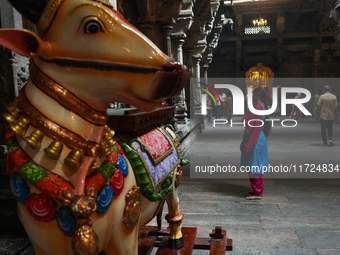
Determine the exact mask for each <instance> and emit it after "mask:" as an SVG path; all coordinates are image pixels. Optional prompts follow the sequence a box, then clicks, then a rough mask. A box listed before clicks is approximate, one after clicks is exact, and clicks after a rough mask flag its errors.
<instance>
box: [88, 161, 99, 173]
mask: <svg viewBox="0 0 340 255" xmlns="http://www.w3.org/2000/svg"><path fill="white" fill-rule="evenodd" d="M99 168H100V166H99V165H98V164H97V163H96V162H93V164H92V165H91V167H90V171H91V172H93V171H96V170H98V169H99Z"/></svg>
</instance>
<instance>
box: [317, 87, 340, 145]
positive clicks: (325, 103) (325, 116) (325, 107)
mask: <svg viewBox="0 0 340 255" xmlns="http://www.w3.org/2000/svg"><path fill="white" fill-rule="evenodd" d="M323 91H324V94H323V95H321V96H320V98H319V100H318V103H317V106H316V119H319V118H320V125H321V135H322V140H323V145H324V146H327V145H328V144H327V134H326V132H328V142H329V145H330V146H333V145H334V143H333V121H334V120H337V119H338V118H339V116H338V109H337V108H338V101H337V98H336V96H335V95H333V94H332V93H331V87H330V86H329V85H326V86H325V87H324V88H323Z"/></svg>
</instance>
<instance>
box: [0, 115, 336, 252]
mask: <svg viewBox="0 0 340 255" xmlns="http://www.w3.org/2000/svg"><path fill="white" fill-rule="evenodd" d="M235 120H237V118H236V119H235ZM298 123H299V124H298V126H297V127H294V128H285V127H280V126H279V125H276V126H274V127H273V129H272V132H271V134H270V136H269V137H268V148H269V163H270V164H272V165H273V166H279V165H283V166H290V165H293V166H294V165H297V166H299V165H303V167H304V168H305V165H304V164H310V163H314V164H326V163H327V164H332V165H333V167H334V168H335V167H336V166H337V164H339V166H338V167H340V159H339V156H340V124H338V123H335V124H334V142H335V146H334V147H324V146H322V141H321V135H320V126H319V124H318V122H317V121H315V120H314V119H312V118H302V119H300V120H299V121H298ZM275 124H276V123H275ZM242 135H243V127H241V126H240V125H238V126H236V127H235V126H234V127H230V126H228V125H218V126H216V127H213V126H212V123H208V124H207V126H206V128H205V130H204V132H203V133H202V135H200V136H199V138H198V139H197V140H196V141H195V142H194V143H193V145H192V146H191V149H190V151H188V152H187V154H186V156H187V157H188V158H189V159H190V160H191V167H186V168H185V169H184V177H183V180H182V182H181V185H180V190H179V197H180V210H181V212H182V213H183V214H184V221H183V226H185V227H197V229H198V233H197V236H198V237H208V236H209V233H210V232H211V230H212V229H213V228H214V227H215V226H221V227H222V228H223V229H226V230H227V237H228V238H231V239H233V251H228V252H227V254H234V255H236V254H237V255H246V254H261V255H267V254H268V255H273V254H278V255H286V254H287V255H291V254H301V255H317V254H318V255H335V254H340V241H339V240H340V203H339V202H340V178H339V177H340V173H338V172H336V170H334V171H333V173H332V174H330V173H329V172H328V173H323V174H318V171H316V172H315V173H313V172H309V173H304V174H302V175H299V174H298V173H292V174H290V175H287V176H283V177H284V178H282V177H281V176H280V175H275V174H274V175H270V174H265V180H264V188H265V191H264V195H263V198H262V200H260V201H248V200H246V199H245V198H244V197H245V196H246V195H247V194H248V192H249V191H250V185H249V180H248V177H247V174H246V173H244V175H243V176H242V175H241V177H239V176H237V178H235V176H233V175H232V174H228V173H225V174H224V175H223V176H222V177H219V178H214V175H210V174H205V173H204V174H201V175H199V176H198V177H199V178H193V177H192V173H190V171H191V172H193V171H194V169H195V165H197V164H201V163H202V162H204V163H206V164H210V165H214V164H216V162H225V164H230V165H231V166H235V167H236V168H239V166H240V164H239V161H240V152H239V143H240V141H241V139H242ZM303 170H305V169H303ZM328 170H329V168H328ZM328 170H327V171H328ZM339 172H340V171H339ZM330 177H331V178H330ZM165 211H166V209H165ZM151 224H153V222H152V223H151ZM163 224H165V221H163ZM0 254H3V255H9V254H11V255H14V254H16V255H19V254H21V255H31V254H33V251H32V248H31V247H30V243H29V240H27V239H20V240H18V239H16V240H13V239H7V240H6V239H2V240H0ZM203 254H209V252H207V251H200V250H194V251H193V255H203Z"/></svg>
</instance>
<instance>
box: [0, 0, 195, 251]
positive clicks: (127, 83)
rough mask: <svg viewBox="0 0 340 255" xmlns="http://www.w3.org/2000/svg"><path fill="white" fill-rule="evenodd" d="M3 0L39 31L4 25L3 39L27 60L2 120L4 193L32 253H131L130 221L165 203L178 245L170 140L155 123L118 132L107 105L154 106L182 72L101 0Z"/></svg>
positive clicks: (175, 166) (175, 87) (178, 159)
mask: <svg viewBox="0 0 340 255" xmlns="http://www.w3.org/2000/svg"><path fill="white" fill-rule="evenodd" d="M9 1H10V2H11V4H12V5H13V6H14V7H15V8H16V9H17V10H18V11H19V12H20V13H21V14H23V15H24V16H25V17H26V18H28V19H29V20H31V21H32V22H33V23H35V24H36V25H37V30H38V34H39V35H36V34H35V33H33V32H30V31H27V30H20V29H1V30H0V44H1V45H3V46H5V47H7V48H8V49H11V50H13V51H15V52H17V53H18V54H21V55H23V56H27V57H31V62H30V78H29V81H28V82H27V84H26V85H25V87H24V88H23V89H22V90H21V92H20V95H19V97H18V98H16V99H15V100H14V101H13V102H12V103H11V104H10V105H8V106H7V110H8V111H7V112H6V114H5V118H6V120H7V121H8V123H9V129H8V131H6V145H7V148H8V152H9V153H8V156H7V169H8V173H9V176H10V184H11V189H12V191H13V194H14V196H15V198H16V199H17V201H18V214H19V217H20V220H21V221H22V223H23V225H24V227H25V229H26V231H27V233H28V235H29V237H30V239H31V241H32V244H33V246H34V250H35V253H36V254H58V255H61V254H62V255H66V254H98V253H100V252H101V251H104V252H105V253H106V254H115V255H118V254H121V255H133V254H137V249H138V243H137V234H138V228H139V226H142V225H145V224H146V223H148V222H149V221H150V220H151V219H152V218H153V216H155V215H156V214H157V213H158V212H159V210H160V208H161V207H162V206H163V201H164V200H165V201H166V202H167V203H168V209H169V213H168V214H167V216H166V219H167V221H168V222H169V224H170V226H169V227H170V236H169V239H170V245H171V246H173V248H175V249H177V248H180V247H181V245H183V243H182V244H181V240H182V234H181V222H182V218H183V215H182V214H181V213H180V212H179V209H178V197H177V194H176V189H175V187H176V186H177V179H178V178H179V176H180V175H181V165H182V164H185V163H186V161H185V160H183V158H182V156H181V153H180V150H179V147H178V140H176V138H175V136H174V134H173V133H172V132H171V130H170V129H168V128H166V127H162V126H158V127H154V128H150V129H148V130H144V131H143V132H140V134H138V135H137V136H136V137H131V134H129V135H127V134H125V135H124V134H115V132H114V130H111V129H110V128H109V127H108V126H106V123H107V119H108V116H107V113H106V109H107V107H108V105H109V104H110V103H112V102H123V103H126V104H130V105H133V106H135V107H137V108H139V109H142V110H153V109H155V108H157V107H159V106H160V105H162V103H161V102H162V100H163V99H164V98H167V97H171V96H174V95H176V94H177V93H179V92H180V91H181V89H182V88H183V87H184V85H185V84H186V82H187V77H188V73H187V70H186V68H185V67H184V66H182V65H180V64H178V63H176V62H174V61H173V60H172V59H171V58H169V57H168V56H166V55H165V54H163V53H162V52H161V51H160V50H159V49H158V48H157V47H156V46H155V45H154V44H153V43H152V42H150V41H149V40H148V39H147V38H146V37H145V36H144V35H143V34H142V33H140V32H139V31H138V30H137V29H136V28H134V27H133V26H132V25H131V24H129V23H128V22H127V21H125V20H124V19H123V18H122V17H121V15H120V14H119V13H117V12H116V11H115V10H114V9H113V8H112V6H111V5H110V3H109V2H107V1H105V0H39V1H38V0H9ZM163 101H164V100H163ZM129 136H130V137H129Z"/></svg>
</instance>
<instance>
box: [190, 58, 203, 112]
mask: <svg viewBox="0 0 340 255" xmlns="http://www.w3.org/2000/svg"><path fill="white" fill-rule="evenodd" d="M192 59H193V74H194V78H196V81H197V82H200V81H201V60H202V55H201V54H195V55H193V56H192ZM199 88H200V85H199V84H194V88H192V89H193V91H192V92H193V99H194V103H195V106H194V112H195V113H200V112H201V94H202V93H201V90H200V89H199Z"/></svg>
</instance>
